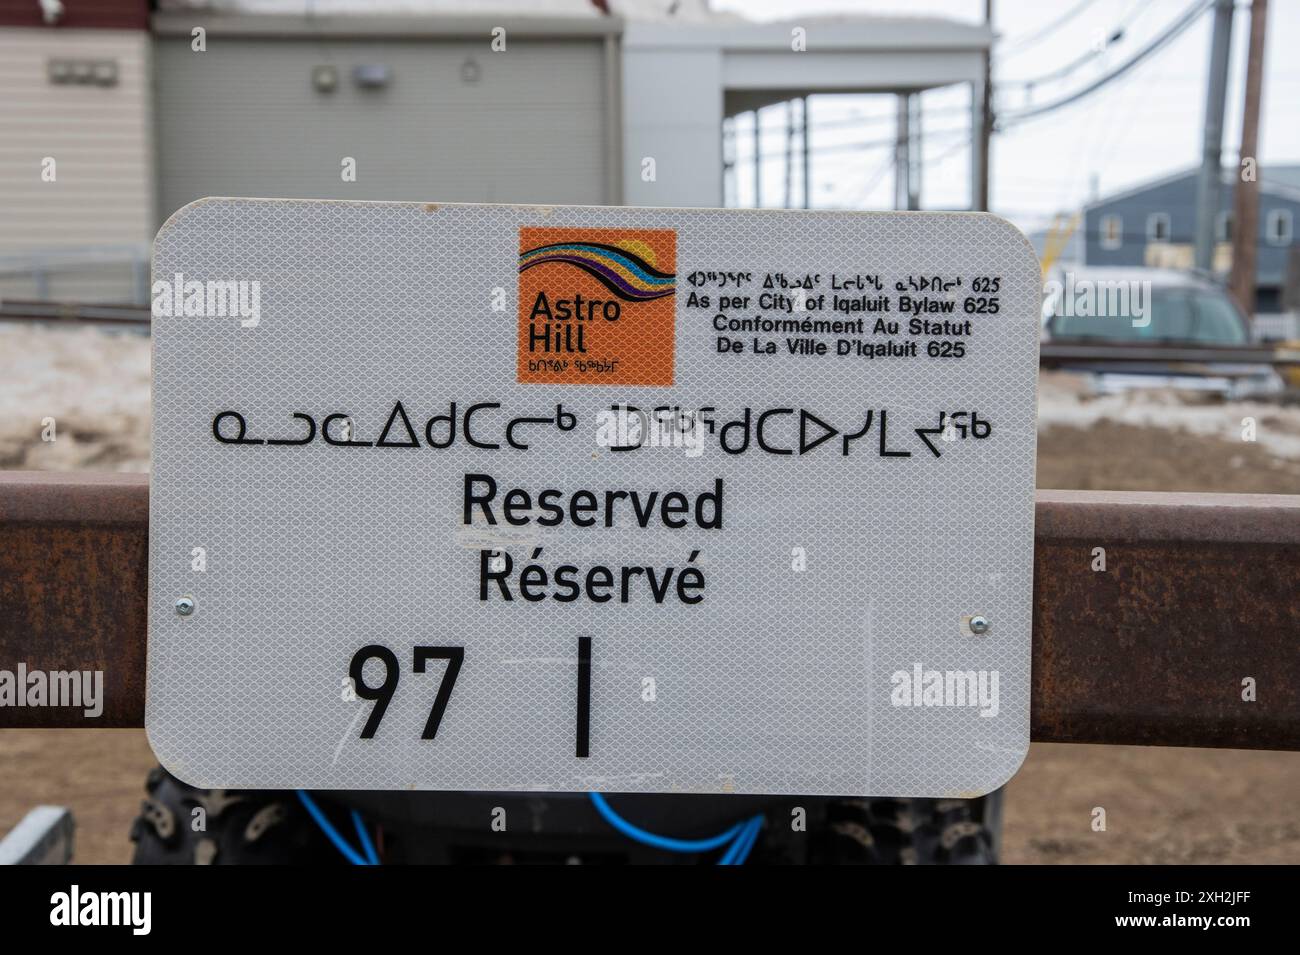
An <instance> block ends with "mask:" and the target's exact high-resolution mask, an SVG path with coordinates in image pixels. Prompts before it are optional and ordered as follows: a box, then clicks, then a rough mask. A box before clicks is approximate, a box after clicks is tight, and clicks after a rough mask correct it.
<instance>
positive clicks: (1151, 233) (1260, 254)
mask: <svg viewBox="0 0 1300 955" xmlns="http://www.w3.org/2000/svg"><path fill="white" fill-rule="evenodd" d="M1196 177H1197V170H1196V169H1189V170H1187V171H1185V172H1180V173H1177V174H1175V175H1172V176H1168V177H1166V178H1164V179H1160V180H1157V181H1155V182H1150V183H1147V184H1145V185H1142V186H1137V187H1135V188H1133V189H1129V190H1127V191H1126V192H1121V193H1118V194H1117V195H1113V196H1108V197H1107V198H1105V199H1099V200H1098V201H1096V202H1093V203H1091V204H1089V205H1087V206H1085V207H1084V220H1083V261H1084V264H1085V265H1089V266H1108V265H1115V266H1143V265H1145V266H1153V267H1160V268H1191V266H1192V263H1193V261H1194V246H1195V243H1196V238H1195V233H1196ZM1235 185H1236V176H1235V174H1234V170H1233V169H1231V168H1230V169H1228V170H1225V175H1224V179H1223V186H1222V188H1221V189H1220V190H1219V213H1218V215H1217V216H1216V219H1215V240H1216V243H1215V251H1214V271H1215V272H1216V273H1220V274H1224V275H1226V273H1227V272H1228V270H1229V269H1230V268H1231V265H1232V247H1231V241H1232V227H1233V222H1232V203H1233V188H1234V186H1235ZM1297 229H1300V165H1288V166H1272V167H1269V168H1267V169H1264V168H1261V169H1260V170H1259V235H1258V237H1257V250H1258V251H1257V253H1256V279H1255V284H1256V289H1257V300H1256V310H1257V311H1259V312H1278V311H1281V310H1282V305H1281V301H1280V296H1281V290H1282V287H1283V285H1284V283H1285V282H1286V276H1287V262H1288V259H1289V258H1290V256H1291V249H1292V248H1293V247H1294V246H1296V245H1297V244H1300V242H1298V240H1300V235H1298V234H1297Z"/></svg>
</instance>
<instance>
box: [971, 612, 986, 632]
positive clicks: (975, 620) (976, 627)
mask: <svg viewBox="0 0 1300 955" xmlns="http://www.w3.org/2000/svg"><path fill="white" fill-rule="evenodd" d="M970 632H971V633H973V634H975V636H977V637H978V636H981V635H983V634H986V633H988V632H989V622H988V620H987V619H986V618H984V617H981V616H979V615H978V614H976V615H975V616H974V617H971V618H970Z"/></svg>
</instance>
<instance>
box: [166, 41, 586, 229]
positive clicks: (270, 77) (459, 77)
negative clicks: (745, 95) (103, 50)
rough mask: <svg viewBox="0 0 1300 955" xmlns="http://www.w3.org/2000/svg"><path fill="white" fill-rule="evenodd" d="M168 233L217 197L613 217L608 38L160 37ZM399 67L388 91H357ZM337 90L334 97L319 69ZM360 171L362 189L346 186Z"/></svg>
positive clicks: (354, 185) (388, 86)
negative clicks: (552, 207)
mask: <svg viewBox="0 0 1300 955" xmlns="http://www.w3.org/2000/svg"><path fill="white" fill-rule="evenodd" d="M154 55H155V57H156V60H157V70H156V77H157V80H156V82H157V87H156V108H157V111H158V139H159V151H158V156H159V170H160V185H159V208H158V218H159V221H161V220H163V219H166V217H167V216H168V215H170V214H171V213H172V212H174V211H175V210H176V209H178V208H179V207H181V206H182V205H184V204H185V203H187V202H190V201H192V200H194V199H198V198H201V197H203V196H210V195H219V196H239V195H244V196H274V197H318V198H337V199H402V200H440V201H447V202H457V201H472V202H489V201H510V202H543V203H550V202H553V203H601V202H604V201H606V181H605V180H606V167H605V162H604V156H603V152H604V145H603V135H604V130H603V127H604V109H605V105H606V104H605V97H606V85H605V78H604V70H605V64H604V56H603V47H602V43H601V41H600V40H599V39H595V40H585V39H576V40H568V39H563V40H561V39H554V40H551V39H546V40H534V41H527V42H520V41H512V42H511V43H510V45H509V49H508V52H504V53H492V52H491V51H490V50H489V49H488V44H487V43H486V42H485V41H473V42H470V41H458V40H445V41H444V40H412V41H391V40H389V41H382V42H381V41H374V40H360V39H358V40H347V39H324V38H320V39H307V38H300V37H285V38H279V37H273V38H260V37H259V38H251V37H234V36H223V35H218V34H213V35H211V36H209V38H208V49H207V51H206V52H203V53H196V52H193V51H192V50H191V49H190V38H189V37H188V36H184V35H179V36H178V35H170V36H168V35H160V36H158V37H157V38H156V46H155V52H154ZM364 64H373V65H382V66H384V67H387V69H388V71H389V75H390V77H391V79H390V82H389V84H388V85H387V86H386V87H384V88H382V89H363V88H360V87H358V85H357V84H356V83H355V82H354V80H353V70H354V69H355V68H356V67H357V66H360V65H364ZM323 65H331V66H334V67H335V68H336V69H337V72H338V77H339V84H338V87H337V89H336V90H335V91H334V92H333V93H321V92H319V91H317V90H316V89H315V88H314V87H313V84H312V69H313V67H317V66H323ZM348 156H350V157H353V158H355V159H356V163H357V181H356V182H354V183H348V182H344V181H343V179H342V177H341V175H340V173H341V168H342V167H341V162H342V160H343V158H344V157H348Z"/></svg>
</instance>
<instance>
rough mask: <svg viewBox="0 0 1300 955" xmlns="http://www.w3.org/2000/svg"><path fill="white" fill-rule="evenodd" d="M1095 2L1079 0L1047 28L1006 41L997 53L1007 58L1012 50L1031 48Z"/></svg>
mask: <svg viewBox="0 0 1300 955" xmlns="http://www.w3.org/2000/svg"><path fill="white" fill-rule="evenodd" d="M1096 2H1097V0H1080V2H1079V3H1077V4H1075V5H1074V6H1073V7H1071V8H1070V9H1069V10H1067V11H1066V12H1065V13H1064V14H1062V15H1061V16H1060V17H1059V18H1058V19H1056V20H1053V21H1052V22H1051V23H1049V24H1047V26H1045V27H1042V28H1041V29H1039V30H1036V31H1034V32H1033V33H1031V34H1027V35H1025V36H1023V37H1016V38H1014V39H1012V40H1009V41H1007V47H1006V48H1005V49H1003V50H1001V51H999V52H1000V53H1001V54H1002V55H1003V56H1007V55H1010V53H1011V51H1013V50H1015V51H1018V50H1023V49H1024V48H1025V47H1027V46H1032V45H1033V44H1035V43H1037V42H1038V41H1039V40H1041V39H1043V37H1045V36H1047V35H1048V34H1050V33H1055V32H1056V31H1057V30H1058V29H1060V28H1061V27H1063V26H1065V24H1067V23H1069V22H1070V21H1071V20H1073V19H1074V18H1075V17H1077V16H1078V15H1079V14H1080V13H1082V12H1083V11H1084V10H1087V9H1088V8H1089V7H1090V6H1092V5H1093V4H1094V3H1096Z"/></svg>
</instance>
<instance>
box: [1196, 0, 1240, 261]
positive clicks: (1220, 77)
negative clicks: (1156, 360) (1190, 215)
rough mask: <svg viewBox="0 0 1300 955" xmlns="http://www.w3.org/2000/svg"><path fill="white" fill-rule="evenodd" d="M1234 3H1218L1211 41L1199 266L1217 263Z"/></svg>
mask: <svg viewBox="0 0 1300 955" xmlns="http://www.w3.org/2000/svg"><path fill="white" fill-rule="evenodd" d="M1232 3H1233V0H1215V2H1214V35H1213V37H1212V38H1211V40H1210V76H1209V84H1208V86H1207V88H1206V91H1205V137H1204V140H1203V144H1202V147H1201V173H1200V179H1199V181H1198V182H1197V186H1196V267H1197V268H1198V269H1201V270H1203V271H1206V272H1208V271H1210V268H1211V266H1213V264H1214V220H1215V219H1216V217H1217V216H1218V214H1219V191H1220V190H1219V179H1220V176H1221V175H1222V171H1221V169H1220V165H1219V163H1220V160H1221V158H1222V152H1223V107H1224V101H1225V100H1226V99H1227V95H1228V54H1229V52H1230V47H1231V45H1232Z"/></svg>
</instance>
